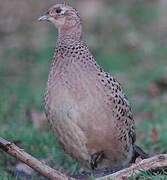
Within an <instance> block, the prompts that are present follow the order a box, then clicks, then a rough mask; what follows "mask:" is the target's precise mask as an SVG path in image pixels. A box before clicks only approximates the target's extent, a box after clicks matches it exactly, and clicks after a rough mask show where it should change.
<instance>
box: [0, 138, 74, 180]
mask: <svg viewBox="0 0 167 180" xmlns="http://www.w3.org/2000/svg"><path fill="white" fill-rule="evenodd" d="M0 149H2V150H3V151H5V152H7V153H8V154H10V155H11V156H13V157H15V158H17V159H18V160H20V161H22V162H23V163H25V164H27V165H28V166H30V167H31V168H32V169H34V170H36V171H37V172H39V173H40V174H41V175H43V176H44V177H46V178H48V179H51V180H56V179H57V180H69V179H70V180H74V179H73V178H68V177H67V176H66V175H64V174H62V173H61V172H59V171H57V170H55V169H52V168H51V167H49V166H47V165H46V164H44V163H42V162H41V161H39V160H37V159H36V158H34V157H32V156H31V155H30V154H28V153H26V152H25V151H24V150H23V149H20V148H19V147H17V146H16V145H15V144H13V143H11V142H9V141H7V140H5V139H3V138H1V137H0Z"/></svg>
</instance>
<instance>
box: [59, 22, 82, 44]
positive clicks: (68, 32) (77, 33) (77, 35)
mask: <svg viewBox="0 0 167 180" xmlns="http://www.w3.org/2000/svg"><path fill="white" fill-rule="evenodd" d="M81 39H82V26H81V24H80V23H78V24H76V25H75V26H72V27H69V28H64V27H63V28H59V29H58V41H59V42H61V41H68V42H67V43H70V41H80V40H81Z"/></svg>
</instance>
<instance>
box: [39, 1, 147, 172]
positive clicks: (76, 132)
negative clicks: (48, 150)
mask: <svg viewBox="0 0 167 180" xmlns="http://www.w3.org/2000/svg"><path fill="white" fill-rule="evenodd" d="M39 20H41V21H43V20H47V21H50V22H52V23H53V24H54V25H55V26H56V27H57V29H58V41H57V45H56V49H55V53H54V56H53V61H52V65H51V69H50V72H49V78H48V83H47V90H46V94H45V109H46V115H47V119H48V121H49V123H50V125H51V128H52V130H53V132H54V133H55V134H56V135H57V136H58V138H59V141H60V143H61V144H62V146H63V148H64V150H65V151H66V152H67V153H69V154H70V155H72V156H73V157H74V158H76V159H78V160H79V161H80V162H81V163H82V164H83V165H84V166H86V167H90V168H92V169H95V168H97V169H101V168H106V167H110V168H113V169H115V168H116V169H121V168H123V167H126V166H128V165H129V163H130V162H132V161H133V160H134V159H135V157H137V156H139V155H142V157H143V158H144V157H145V153H144V152H143V151H142V150H141V149H140V148H139V147H137V146H136V145H134V143H135V126H134V120H133V116H132V112H131V108H130V106H129V103H128V100H127V98H126V96H125V94H124V92H123V90H122V88H121V86H120V84H119V83H118V82H117V81H116V80H115V79H114V78H113V77H112V76H111V75H110V74H109V73H107V72H105V71H104V70H103V69H102V68H101V67H100V66H99V65H98V64H97V63H96V61H95V59H94V57H93V56H92V54H91V52H90V51H89V49H88V47H87V46H86V44H85V42H84V41H83V39H82V25H81V19H80V16H79V14H78V12H77V11H76V10H75V9H74V8H72V7H70V6H67V5H64V4H57V5H54V6H52V7H51V8H50V9H49V10H48V11H47V13H46V14H45V15H43V16H41V17H40V18H39Z"/></svg>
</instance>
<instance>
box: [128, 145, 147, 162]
mask: <svg viewBox="0 0 167 180" xmlns="http://www.w3.org/2000/svg"><path fill="white" fill-rule="evenodd" d="M138 157H141V158H142V159H147V158H149V154H147V153H145V152H144V151H143V150H142V149H141V148H140V147H139V146H137V145H135V144H134V145H133V156H132V160H131V163H135V161H136V159H137V158H138Z"/></svg>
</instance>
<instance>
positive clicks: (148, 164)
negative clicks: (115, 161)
mask: <svg viewBox="0 0 167 180" xmlns="http://www.w3.org/2000/svg"><path fill="white" fill-rule="evenodd" d="M166 167H167V154H159V155H156V156H153V157H151V158H148V159H144V160H142V161H140V162H138V163H135V164H133V165H132V166H130V167H129V168H126V169H123V170H121V171H118V172H116V173H113V174H110V175H108V176H104V177H101V178H97V179H96V180H109V179H110V180H111V179H112V180H127V179H128V178H129V177H131V176H135V175H137V174H139V173H141V171H148V170H156V169H164V168H166Z"/></svg>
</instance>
